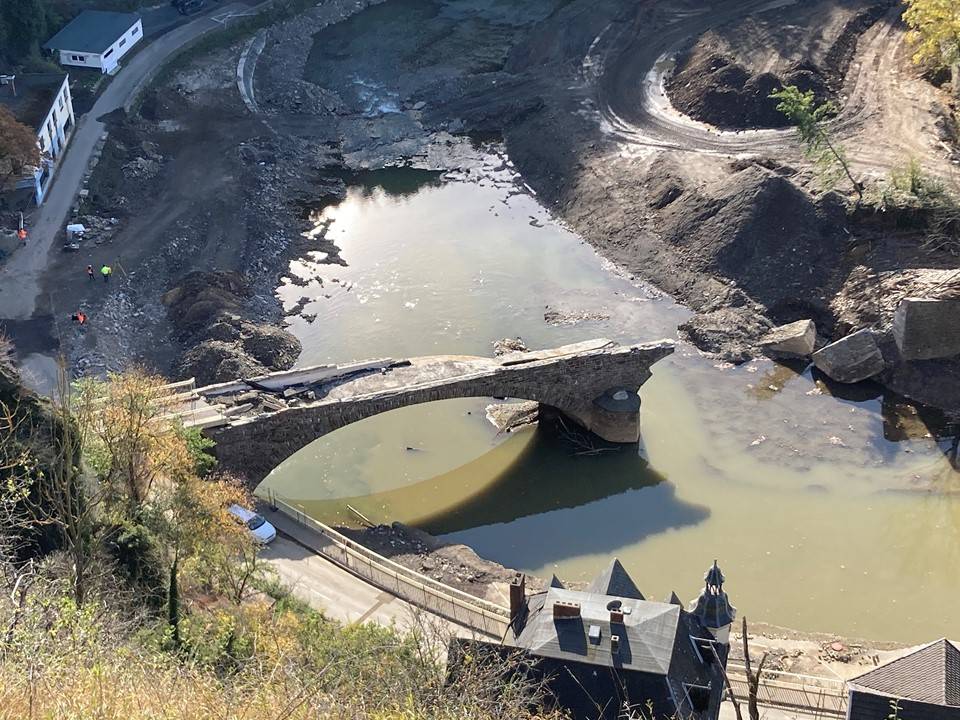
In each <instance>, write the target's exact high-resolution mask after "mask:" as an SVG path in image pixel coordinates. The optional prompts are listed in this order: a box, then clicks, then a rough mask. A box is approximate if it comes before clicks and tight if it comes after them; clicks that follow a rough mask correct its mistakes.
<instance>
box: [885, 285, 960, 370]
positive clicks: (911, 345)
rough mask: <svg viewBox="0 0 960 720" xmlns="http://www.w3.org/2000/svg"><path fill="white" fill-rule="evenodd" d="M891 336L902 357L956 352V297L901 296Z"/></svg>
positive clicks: (959, 337) (959, 336) (959, 347)
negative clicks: (902, 297)
mask: <svg viewBox="0 0 960 720" xmlns="http://www.w3.org/2000/svg"><path fill="white" fill-rule="evenodd" d="M893 338H894V340H895V341H896V343H897V348H898V349H899V350H900V355H901V357H903V359H904V360H933V359H935V358H946V357H952V356H954V355H960V299H939V300H938V299H933V298H913V297H911V298H904V299H903V300H901V301H900V304H899V305H898V306H897V311H896V312H895V313H894V315H893Z"/></svg>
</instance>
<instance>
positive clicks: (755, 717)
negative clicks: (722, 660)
mask: <svg viewBox="0 0 960 720" xmlns="http://www.w3.org/2000/svg"><path fill="white" fill-rule="evenodd" d="M766 662H767V653H764V654H763V655H761V656H760V662H759V663H758V664H757V671H756V672H755V673H754V672H753V670H752V669H751V667H750V644H749V641H748V640H747V618H746V616H744V618H743V665H744V667H745V668H746V671H747V710H748V712H749V713H750V720H760V709H759V708H758V707H757V695H758V694H759V690H760V676H761V674H762V673H763V665H764V663H766Z"/></svg>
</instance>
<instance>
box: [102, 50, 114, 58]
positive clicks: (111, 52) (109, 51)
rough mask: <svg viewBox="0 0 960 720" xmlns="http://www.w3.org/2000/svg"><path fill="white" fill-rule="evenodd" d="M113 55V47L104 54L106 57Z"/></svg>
mask: <svg viewBox="0 0 960 720" xmlns="http://www.w3.org/2000/svg"><path fill="white" fill-rule="evenodd" d="M111 55H113V48H110V49H109V50H107V51H106V52H105V53H104V54H103V56H104V57H110V56H111Z"/></svg>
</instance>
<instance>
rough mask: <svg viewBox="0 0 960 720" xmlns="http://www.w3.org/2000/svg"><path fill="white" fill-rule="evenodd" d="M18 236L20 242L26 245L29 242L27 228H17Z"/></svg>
mask: <svg viewBox="0 0 960 720" xmlns="http://www.w3.org/2000/svg"><path fill="white" fill-rule="evenodd" d="M17 237H18V238H19V239H20V242H22V243H23V244H24V245H26V244H27V231H26V229H24V228H20V229H19V230H17Z"/></svg>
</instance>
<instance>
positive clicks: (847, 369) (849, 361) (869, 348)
mask: <svg viewBox="0 0 960 720" xmlns="http://www.w3.org/2000/svg"><path fill="white" fill-rule="evenodd" d="M813 364H814V365H816V366H817V367H818V368H819V369H820V370H822V371H823V372H824V373H825V374H826V375H827V377H829V378H831V379H833V380H836V381H837V382H842V383H855V382H860V381H861V380H866V379H868V378H872V377H873V376H874V375H877V374H878V373H880V372H882V371H883V369H884V367H885V363H884V360H883V353H881V352H880V346H879V345H878V344H877V340H876V338H875V337H874V335H873V331H871V330H869V329H864V330H859V331H857V332H855V333H852V334H850V335H847V336H846V337H845V338H841V339H840V340H837V341H836V342H833V343H830V344H829V345H827V346H826V347H823V348H822V349H820V350H818V351H817V352H815V353H814V354H813Z"/></svg>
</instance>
